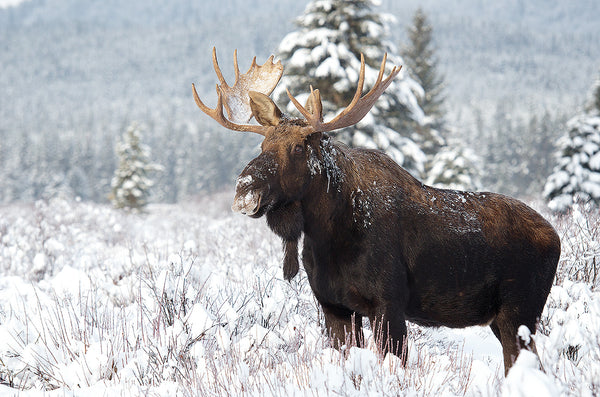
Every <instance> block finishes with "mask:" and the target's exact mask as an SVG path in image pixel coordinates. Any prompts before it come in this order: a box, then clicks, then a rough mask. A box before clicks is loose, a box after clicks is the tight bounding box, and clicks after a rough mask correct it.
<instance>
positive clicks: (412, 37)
mask: <svg viewBox="0 0 600 397" xmlns="http://www.w3.org/2000/svg"><path fill="white" fill-rule="evenodd" d="M407 33H408V40H409V43H408V45H406V46H405V47H404V48H403V51H402V57H403V58H404V61H405V62H406V64H407V65H408V67H409V70H410V73H411V75H412V76H413V77H414V78H415V80H417V82H418V83H419V84H420V85H421V87H423V95H420V96H419V97H417V101H418V103H419V106H421V109H423V112H425V114H427V115H428V116H429V117H431V118H432V122H431V125H432V127H433V128H435V129H437V130H440V129H441V128H442V127H443V123H444V117H445V114H444V107H443V104H444V96H443V88H444V78H443V77H442V75H440V74H439V72H438V71H437V62H438V61H437V59H436V57H435V55H434V47H433V28H432V27H431V25H430V24H429V21H428V20H427V16H426V15H425V13H424V12H423V10H422V9H421V8H418V9H417V11H416V12H415V15H414V16H413V19H412V25H411V26H410V27H409V28H408V32H407Z"/></svg>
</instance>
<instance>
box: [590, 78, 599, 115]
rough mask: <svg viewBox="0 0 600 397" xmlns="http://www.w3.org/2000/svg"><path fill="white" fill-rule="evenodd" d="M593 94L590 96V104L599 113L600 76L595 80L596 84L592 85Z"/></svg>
mask: <svg viewBox="0 0 600 397" xmlns="http://www.w3.org/2000/svg"><path fill="white" fill-rule="evenodd" d="M593 92H594V93H593V94H592V104H593V107H594V108H596V110H597V111H599V112H600V74H599V75H598V78H597V79H596V83H595V84H594V91H593Z"/></svg>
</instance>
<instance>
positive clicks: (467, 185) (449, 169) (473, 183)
mask: <svg viewBox="0 0 600 397" xmlns="http://www.w3.org/2000/svg"><path fill="white" fill-rule="evenodd" d="M478 163H479V158H478V157H477V155H476V154H475V153H474V152H473V151H472V150H470V149H468V148H464V147H462V146H461V145H458V144H457V145H452V146H450V145H447V146H444V147H442V148H441V149H440V151H439V152H438V153H437V154H436V155H435V156H434V157H433V159H432V161H431V164H432V166H431V168H430V169H429V171H428V172H427V179H426V180H425V183H427V184H428V185H432V186H436V187H440V188H444V189H458V190H478V189H480V188H481V181H480V175H479V164H478Z"/></svg>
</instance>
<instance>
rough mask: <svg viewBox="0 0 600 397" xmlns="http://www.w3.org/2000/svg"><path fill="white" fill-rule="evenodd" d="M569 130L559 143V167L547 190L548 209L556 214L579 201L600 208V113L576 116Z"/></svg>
mask: <svg viewBox="0 0 600 397" xmlns="http://www.w3.org/2000/svg"><path fill="white" fill-rule="evenodd" d="M567 128H568V131H567V133H566V134H565V135H564V136H563V137H562V138H560V139H559V141H558V152H557V155H558V156H557V157H558V164H557V165H556V167H555V168H554V171H553V173H552V174H551V175H550V177H548V181H547V182H546V186H545V188H544V196H545V197H546V199H547V200H548V201H549V202H548V206H549V207H550V209H552V210H553V211H557V212H564V211H566V210H568V209H569V208H570V207H571V206H572V205H573V204H574V203H576V202H592V203H594V204H595V205H600V111H599V110H598V109H596V110H595V111H594V112H592V113H584V114H581V115H579V116H576V117H574V118H573V119H571V120H570V121H569V122H568V123H567Z"/></svg>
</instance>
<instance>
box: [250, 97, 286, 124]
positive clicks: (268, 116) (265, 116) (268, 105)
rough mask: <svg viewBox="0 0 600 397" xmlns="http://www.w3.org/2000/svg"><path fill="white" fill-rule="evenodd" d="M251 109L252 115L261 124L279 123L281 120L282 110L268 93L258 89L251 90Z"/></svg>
mask: <svg viewBox="0 0 600 397" xmlns="http://www.w3.org/2000/svg"><path fill="white" fill-rule="evenodd" d="M248 95H249V96H250V109H252V115H253V116H254V118H255V119H256V121H258V123H259V124H260V125H264V126H270V125H277V124H279V121H280V120H281V110H279V108H278V107H277V105H275V102H273V101H272V100H271V98H269V97H268V96H267V95H265V94H262V93H260V92H256V91H249V92H248Z"/></svg>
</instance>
